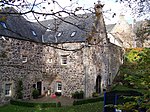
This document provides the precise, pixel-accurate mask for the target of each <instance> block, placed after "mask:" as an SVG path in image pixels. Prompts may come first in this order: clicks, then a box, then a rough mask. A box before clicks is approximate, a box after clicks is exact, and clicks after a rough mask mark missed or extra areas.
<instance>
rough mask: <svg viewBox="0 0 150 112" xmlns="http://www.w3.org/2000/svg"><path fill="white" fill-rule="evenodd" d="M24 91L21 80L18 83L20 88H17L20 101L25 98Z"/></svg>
mask: <svg viewBox="0 0 150 112" xmlns="http://www.w3.org/2000/svg"><path fill="white" fill-rule="evenodd" d="M22 91H23V83H22V80H20V81H19V82H18V86H17V98H18V99H22V98H23V94H22Z"/></svg>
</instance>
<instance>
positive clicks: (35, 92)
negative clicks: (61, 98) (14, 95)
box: [32, 89, 39, 99]
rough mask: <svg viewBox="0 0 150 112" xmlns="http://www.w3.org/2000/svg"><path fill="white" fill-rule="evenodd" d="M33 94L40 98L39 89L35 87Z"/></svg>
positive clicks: (34, 96)
mask: <svg viewBox="0 0 150 112" xmlns="http://www.w3.org/2000/svg"><path fill="white" fill-rule="evenodd" d="M32 96H33V98H34V99H36V98H38V96H39V90H37V89H34V90H33V92H32Z"/></svg>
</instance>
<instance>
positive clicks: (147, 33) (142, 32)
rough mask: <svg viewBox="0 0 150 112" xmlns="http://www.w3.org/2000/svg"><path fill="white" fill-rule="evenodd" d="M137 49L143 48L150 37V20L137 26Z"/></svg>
mask: <svg viewBox="0 0 150 112" xmlns="http://www.w3.org/2000/svg"><path fill="white" fill-rule="evenodd" d="M135 34H136V37H137V39H136V41H137V47H143V46H144V45H143V44H144V42H145V41H146V40H148V39H149V37H150V20H145V21H144V22H142V23H141V24H140V25H138V26H137V28H136V31H135Z"/></svg>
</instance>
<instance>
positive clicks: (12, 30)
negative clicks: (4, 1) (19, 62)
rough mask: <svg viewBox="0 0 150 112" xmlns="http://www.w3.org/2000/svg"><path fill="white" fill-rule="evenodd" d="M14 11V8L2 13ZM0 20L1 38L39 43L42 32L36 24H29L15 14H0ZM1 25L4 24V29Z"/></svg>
mask: <svg viewBox="0 0 150 112" xmlns="http://www.w3.org/2000/svg"><path fill="white" fill-rule="evenodd" d="M15 11H16V10H15V9H14V8H9V10H8V9H7V10H5V9H4V10H3V12H15ZM0 18H1V19H0V35H1V36H6V37H12V38H16V39H23V40H29V41H35V42H41V37H42V34H43V30H42V29H41V27H40V26H39V25H38V24H37V23H33V22H29V21H27V20H26V19H25V18H24V17H23V16H20V15H15V14H11V15H10V14H0ZM2 18H3V19H2ZM2 24H5V26H6V28H4V27H3V25H2Z"/></svg>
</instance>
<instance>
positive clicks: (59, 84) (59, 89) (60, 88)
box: [57, 82, 62, 92]
mask: <svg viewBox="0 0 150 112" xmlns="http://www.w3.org/2000/svg"><path fill="white" fill-rule="evenodd" d="M61 90H62V83H61V82H57V92H61Z"/></svg>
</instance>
